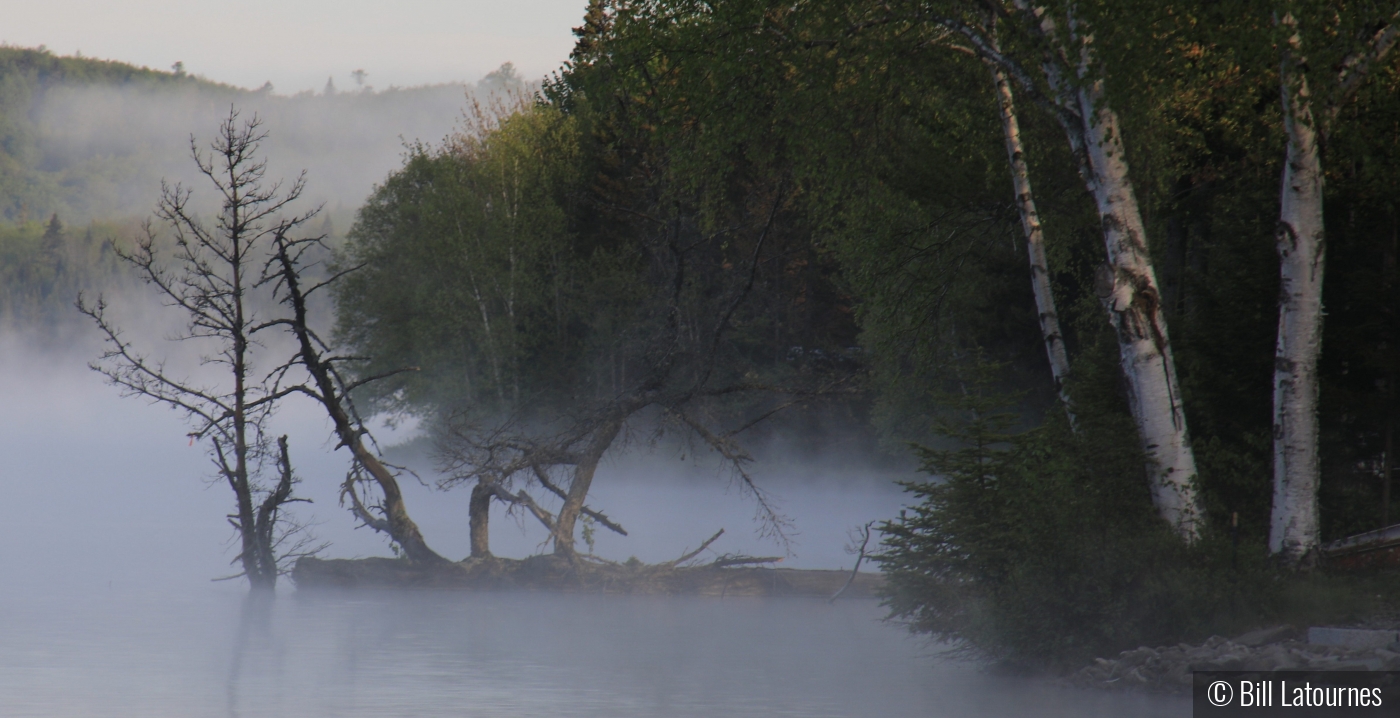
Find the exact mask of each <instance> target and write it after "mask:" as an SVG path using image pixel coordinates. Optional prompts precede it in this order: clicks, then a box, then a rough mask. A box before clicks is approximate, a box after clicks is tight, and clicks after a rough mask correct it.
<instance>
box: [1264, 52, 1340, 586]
mask: <svg viewBox="0 0 1400 718" xmlns="http://www.w3.org/2000/svg"><path fill="white" fill-rule="evenodd" d="M1296 40H1297V38H1296V36H1295V37H1294V42H1296ZM1297 69H1298V68H1297V64H1295V61H1294V60H1293V59H1292V58H1291V57H1290V56H1289V54H1288V53H1287V52H1285V56H1284V60H1283V66H1282V73H1281V78H1280V87H1281V91H1282V97H1283V121H1284V130H1285V132H1286V133H1287V135H1288V152H1287V158H1286V162H1285V163H1284V168H1283V183H1282V188H1281V193H1280V194H1281V197H1280V206H1279V224H1278V234H1277V241H1278V254H1279V313H1278V346H1277V348H1276V350H1275V352H1274V425H1273V433H1274V500H1273V513H1272V516H1271V520H1270V525H1269V551H1270V552H1271V553H1272V554H1274V555H1275V556H1277V557H1278V558H1280V559H1281V560H1283V561H1284V562H1285V563H1287V564H1289V565H1294V566H1298V565H1301V564H1303V563H1305V562H1308V561H1310V560H1312V559H1313V558H1315V550H1316V549H1317V546H1318V538H1319V536H1318V509H1317V489H1318V484H1319V478H1320V468H1319V465H1318V456H1317V437H1318V425H1317V399H1318V386H1317V360H1318V356H1319V355H1320V354H1321V352H1322V278H1323V270H1324V260H1325V252H1326V243H1325V236H1324V232H1323V222H1322V180H1323V175H1322V157H1321V155H1320V154H1319V148H1318V132H1317V130H1318V127H1317V124H1316V122H1315V121H1314V117H1313V111H1312V102H1311V98H1310V97H1309V93H1308V84H1307V79H1306V78H1305V77H1303V75H1302V73H1300V72H1298V71H1297Z"/></svg>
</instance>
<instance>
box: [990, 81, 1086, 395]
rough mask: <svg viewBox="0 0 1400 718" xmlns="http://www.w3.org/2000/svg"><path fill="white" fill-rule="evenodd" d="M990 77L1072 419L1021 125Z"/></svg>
mask: <svg viewBox="0 0 1400 718" xmlns="http://www.w3.org/2000/svg"><path fill="white" fill-rule="evenodd" d="M992 80H993V82H994V83H995V84H996V92H997V107H998V108H999V109H1000V110H1001V128H1002V132H1003V134H1004V135H1005V137H1006V154H1007V156H1008V158H1009V159H1010V162H1011V180H1012V183H1013V185H1014V186H1015V189H1016V208H1017V210H1019V211H1020V213H1021V228H1022V229H1023V230H1024V231H1025V233H1026V251H1027V252H1028V253H1029V255H1030V263H1031V288H1032V290H1033V291H1034V292H1035V308H1036V314H1037V316H1039V318H1040V335H1041V337H1042V338H1043V339H1044V341H1045V353H1046V355H1047V356H1048V357H1049V359H1050V374H1051V376H1052V377H1054V380H1055V391H1056V392H1058V393H1059V395H1060V401H1061V403H1063V404H1064V407H1065V412H1066V413H1067V414H1069V418H1070V422H1071V423H1073V422H1074V411H1073V410H1072V408H1071V407H1070V403H1069V395H1068V394H1066V393H1065V379H1066V378H1068V377H1069V357H1068V355H1067V354H1066V353H1065V341H1064V336H1063V335H1062V334H1061V333H1060V316H1059V314H1058V313H1056V311H1055V296H1054V294H1052V293H1051V291H1050V270H1049V268H1048V265H1047V262H1046V260H1045V234H1044V232H1043V231H1042V230H1041V227H1040V214H1039V213H1038V212H1036V208H1035V196H1034V195H1033V194H1032V192H1031V177H1030V171H1029V169H1028V168H1027V166H1026V156H1025V150H1024V148H1023V147H1022V145H1021V127H1020V124H1019V123H1018V122H1017V121H1016V107H1015V104H1014V102H1013V98H1012V95H1011V85H1010V83H1008V82H1007V80H1006V75H1005V73H1003V72H1002V71H1001V69H1000V68H998V67H997V66H995V65H993V66H992Z"/></svg>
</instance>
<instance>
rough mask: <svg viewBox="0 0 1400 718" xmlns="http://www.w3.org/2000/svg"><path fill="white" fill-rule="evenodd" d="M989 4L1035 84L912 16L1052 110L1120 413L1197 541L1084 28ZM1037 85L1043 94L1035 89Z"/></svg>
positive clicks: (1180, 445)
mask: <svg viewBox="0 0 1400 718" xmlns="http://www.w3.org/2000/svg"><path fill="white" fill-rule="evenodd" d="M995 7H996V10H997V12H998V13H999V14H1001V15H1003V16H1005V17H1007V18H1008V19H1009V20H1011V21H1012V23H1014V24H1018V25H1019V26H1020V27H1021V28H1022V29H1024V30H1025V31H1026V32H1027V34H1028V35H1029V36H1030V38H1031V40H1032V41H1033V42H1034V43H1035V44H1036V45H1038V46H1039V47H1040V49H1041V51H1042V52H1041V57H1040V72H1039V78H1037V77H1036V76H1035V75H1033V74H1032V73H1031V72H1030V71H1029V70H1027V69H1026V68H1025V67H1024V66H1023V65H1022V63H1021V62H1020V61H1019V60H1018V59H1016V58H1015V57H1013V56H1012V55H1011V54H1009V53H1003V52H1002V51H1001V50H1000V49H999V48H998V46H997V44H996V43H995V42H994V41H993V40H992V38H990V37H989V36H988V34H987V33H985V32H983V31H981V30H980V29H978V28H977V27H976V26H975V25H973V24H971V23H969V22H967V21H965V20H963V19H961V18H960V17H959V16H955V15H952V14H948V15H940V14H936V13H934V14H924V13H922V12H921V13H919V16H921V17H924V18H926V19H927V20H928V21H930V22H933V23H936V24H938V25H941V26H943V27H945V28H947V29H948V30H950V31H952V32H954V33H956V34H957V35H960V36H961V37H962V39H963V40H964V41H966V42H967V43H968V44H969V45H970V49H972V50H973V51H974V52H976V53H977V54H978V55H979V56H981V57H982V58H984V59H985V60H987V61H989V62H991V63H993V64H995V65H996V66H998V67H1000V68H1001V69H1002V71H1004V72H1005V73H1007V74H1008V75H1009V76H1010V77H1011V78H1013V79H1015V80H1016V82H1017V84H1019V85H1020V86H1021V87H1022V89H1023V91H1025V92H1026V94H1027V95H1028V96H1029V97H1031V98H1033V99H1035V100H1036V101H1037V103H1038V104H1040V105H1041V106H1043V107H1045V108H1046V109H1048V110H1049V111H1050V112H1052V113H1053V114H1054V116H1055V118H1056V120H1057V121H1058V122H1059V124H1060V125H1061V127H1062V128H1063V129H1064V131H1065V135H1066V139H1067V140H1068V142H1069V145H1070V149H1071V150H1072V152H1073V154H1074V156H1075V158H1076V160H1077V162H1078V164H1079V170H1080V175H1081V177H1082V179H1083V181H1084V185H1085V187H1086V189H1088V190H1089V193H1090V195H1091V196H1092V197H1093V199H1094V203H1095V205H1096V207H1097V209H1098V212H1099V216H1100V220H1101V223H1102V229H1103V237H1104V246H1105V249H1106V250H1107V256H1108V262H1107V264H1105V265H1104V266H1103V267H1102V268H1101V269H1100V271H1099V273H1098V276H1097V278H1096V287H1095V290H1096V291H1097V292H1098V294H1099V297H1100V299H1101V300H1102V303H1103V306H1104V309H1105V311H1106V312H1107V314H1108V317H1109V321H1110V322H1111V323H1112V325H1113V328H1114V331H1115V333H1116V334H1117V337H1118V347H1119V359H1120V363H1121V366H1122V369H1123V375H1124V377H1125V379H1126V380H1127V385H1128V404H1129V409H1130V411H1131V412H1132V415H1133V419H1134V420H1135V422H1136V423H1137V427H1138V432H1139V434H1140V438H1141V440H1142V446H1143V450H1144V452H1145V453H1146V455H1147V461H1148V465H1147V471H1148V475H1149V478H1150V484H1151V488H1152V497H1153V501H1154V503H1155V504H1156V506H1157V510H1158V512H1159V514H1160V515H1161V516H1162V517H1163V518H1164V519H1166V520H1167V521H1169V522H1170V523H1172V524H1173V525H1174V526H1176V527H1177V530H1178V531H1179V532H1180V534H1181V535H1182V537H1183V538H1185V539H1187V540H1188V541H1192V540H1194V539H1195V538H1196V537H1197V536H1198V535H1199V532H1200V520H1201V509H1200V502H1199V499H1198V497H1197V489H1196V485H1195V482H1196V459H1195V455H1194V453H1193V452H1192V450H1191V441H1190V434H1189V432H1188V431H1187V427H1186V415H1185V412H1184V410H1183V406H1182V400H1181V389H1180V385H1179V383H1178V381H1177V376H1176V365H1175V362H1174V361H1173V359H1172V352H1171V342H1170V340H1169V338H1168V334H1167V324H1166V319H1165V317H1164V316H1163V314H1162V305H1161V300H1160V297H1161V292H1160V290H1159V288H1158V283H1157V277H1156V273H1155V271H1154V269H1153V266H1152V260H1151V257H1150V255H1149V253H1148V248H1147V234H1146V228H1145V225H1144V223H1143V219H1142V212H1141V210H1140V209H1139V207H1138V202H1137V196H1136V193H1135V191H1134V189H1133V184H1132V180H1131V177H1130V173H1129V170H1128V163H1127V158H1126V153H1125V146H1124V144H1123V136H1122V129H1121V126H1120V122H1119V119H1118V115H1117V113H1116V112H1114V110H1113V106H1112V103H1111V102H1110V98H1109V96H1108V90H1107V87H1106V84H1105V76H1104V75H1105V71H1106V68H1105V67H1104V66H1103V63H1102V62H1100V61H1098V60H1097V59H1096V56H1095V52H1094V35H1093V31H1092V28H1091V27H1089V26H1088V24H1087V23H1086V22H1085V20H1084V19H1083V18H1081V17H1079V16H1077V15H1076V10H1075V7H1074V5H1072V4H1070V5H1068V6H1065V7H1061V8H1059V12H1057V13H1052V12H1051V10H1050V8H1048V7H1046V6H1042V5H1036V4H1032V3H1031V2H1029V0H1014V2H1013V3H1012V4H1011V5H1005V6H1004V5H1000V4H998V5H996V6H995ZM1057 17H1058V19H1057ZM1042 86H1044V87H1045V88H1047V90H1048V92H1041V89H1040V88H1041V87H1042Z"/></svg>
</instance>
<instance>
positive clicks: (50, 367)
mask: <svg viewBox="0 0 1400 718" xmlns="http://www.w3.org/2000/svg"><path fill="white" fill-rule="evenodd" d="M95 349H96V346H95V343H93V344H92V345H90V346H84V345H81V343H80V345H79V346H75V347H72V348H71V349H69V350H66V351H56V350H52V349H48V350H39V349H35V348H34V347H33V346H32V345H30V344H28V343H27V342H26V341H25V340H24V338H23V337H21V336H17V335H9V336H7V337H6V338H5V340H4V341H3V342H0V363H2V365H3V367H4V369H3V371H0V404H3V405H4V406H5V407H6V409H7V410H6V411H5V412H0V452H3V456H4V457H5V460H6V468H5V471H4V473H5V476H6V479H7V480H6V482H5V484H6V488H7V497H6V498H7V504H8V505H9V506H10V507H12V510H11V511H10V512H9V514H10V518H9V519H8V520H7V521H5V522H0V546H4V547H5V549H4V550H0V572H3V575H5V576H6V580H5V581H4V582H3V584H0V715H6V716H35V717H44V718H48V717H50V716H55V717H56V716H75V715H84V716H114V717H115V716H131V715H141V716H172V717H173V716H181V717H184V716H259V717H267V716H288V717H289V718H290V717H293V716H306V717H314V716H390V715H392V716H442V715H463V714H466V715H477V716H534V715H562V716H638V717H640V716H720V715H723V716H783V715H790V716H869V715H881V716H1013V715H1027V714H1035V715H1044V716H1061V715H1063V716H1120V715H1140V716H1159V715H1160V716H1169V715H1184V714H1185V711H1186V710H1187V709H1186V707H1185V705H1186V704H1185V703H1184V702H1182V701H1180V700H1174V699H1163V698H1145V697H1140V696H1121V695H1105V694H1098V693H1084V692H1080V691H1075V690H1068V689H1063V688H1060V687H1057V686H1055V685H1053V684H1051V683H1048V682H1045V681H1041V680H1034V679H1026V678H1016V677H1003V676H997V675H994V674H991V673H988V672H987V671H986V670H985V669H983V668H982V667H980V666H977V665H974V664H967V663H960V662H957V661H951V660H949V659H946V658H942V657H939V656H938V655H937V651H936V650H935V649H936V647H932V646H929V645H927V644H926V643H924V642H922V641H920V640H918V639H915V638H911V637H909V636H908V635H907V634H906V633H905V632H904V631H903V630H902V629H901V628H899V627H897V626H892V625H889V624H885V623H882V622H881V621H879V620H878V619H879V618H880V617H881V616H882V611H881V609H880V608H879V607H878V606H877V605H876V603H875V602H874V601H869V600H848V601H839V602H837V603H836V604H835V605H828V604H827V603H826V602H825V601H822V600H820V599H754V598H740V599H735V598H732V597H731V598H727V599H723V600H719V599H712V598H663V597H617V596H584V595H557V594H541V593H534V594H519V593H459V592H437V591H406V592H382V591H360V592H338V591H296V590H294V588H293V586H292V585H291V582H290V581H284V582H283V584H282V587H281V589H280V590H279V596H278V598H277V599H275V600H274V601H272V602H270V603H256V602H253V603H250V602H249V600H248V599H247V597H246V588H245V587H244V586H243V584H242V582H241V581H229V582H223V583H211V582H210V579H212V578H216V577H219V576H224V575H228V574H229V573H232V572H233V571H234V569H232V568H231V567H230V566H229V561H230V559H232V558H233V553H232V550H233V549H232V547H231V545H230V540H231V537H232V531H231V530H230V529H229V528H228V527H227V524H226V523H225V522H224V520H223V517H224V515H225V514H227V513H228V512H229V511H230V508H231V504H232V502H231V497H230V495H229V494H230V492H229V490H228V488H227V487H226V486H223V485H222V484H217V483H213V484H211V483H209V482H208V481H207V477H208V476H210V475H211V474H212V471H211V468H210V466H209V464H208V462H207V458H206V457H205V455H204V450H203V449H202V448H200V447H199V446H198V445H195V446H193V447H191V446H189V445H188V441H187V439H186V438H185V432H186V431H187V429H186V427H185V426H184V425H183V424H182V423H181V421H180V419H179V417H178V416H177V415H175V414H174V413H173V412H170V411H168V410H166V409H164V408H162V407H155V406H149V405H147V404H145V403H143V402H141V401H138V400H132V399H123V398H121V397H119V396H118V394H117V392H116V390H115V389H114V388H112V387H109V386H105V385H104V384H103V383H102V382H101V380H100V377H99V376H98V375H96V374H95V373H94V372H92V371H90V370H88V369H87V368H86V366H85V364H86V361H87V360H88V358H89V357H90V356H93V351H95ZM312 409H313V407H310V406H300V405H296V404H289V405H288V406H287V408H286V409H285V410H284V411H283V412H282V413H281V414H280V415H279V416H278V418H277V423H278V428H279V430H282V431H286V432H287V433H289V434H291V435H292V451H293V457H294V459H295V461H296V469H297V472H298V473H299V474H300V475H301V476H302V478H303V480H304V483H303V484H302V485H301V486H300V487H299V492H300V493H302V494H304V495H307V496H309V497H311V498H312V499H313V500H314V502H315V503H313V504H311V505H299V506H298V509H297V510H298V515H299V516H300V517H301V518H303V519H310V520H312V521H314V522H316V523H317V524H318V525H317V526H316V533H317V534H318V536H320V537H321V538H322V539H324V540H329V541H331V542H332V546H331V548H330V549H329V550H328V551H327V553H326V555H327V556H330V557H352V556H368V555H378V556H387V555H389V551H388V549H387V546H386V545H385V543H384V541H383V540H382V539H381V538H380V537H378V536H376V535H374V534H373V533H371V532H370V531H368V530H367V529H359V530H356V529H354V522H353V521H352V519H351V517H350V516H349V515H348V513H347V512H345V511H344V510H343V509H341V508H340V507H339V506H338V505H337V502H336V486H337V485H338V483H339V480H340V478H341V477H342V476H343V472H344V470H345V461H346V457H344V456H341V455H337V454H335V453H333V452H331V451H330V449H331V444H330V442H329V439H328V437H329V434H330V431H329V427H327V426H326V425H325V423H324V421H322V420H321V419H320V417H319V416H317V414H316V413H315V412H314V411H312ZM409 435H411V431H404V430H401V431H400V433H399V434H398V435H397V436H396V437H391V438H398V439H402V438H405V437H406V436H409ZM800 458H801V457H793V460H792V461H791V462H788V463H787V464H786V465H785V466H760V467H759V470H758V476H759V477H760V478H761V479H762V480H763V481H764V482H765V486H766V487H768V488H770V489H772V490H773V492H774V495H775V496H774V497H775V498H777V499H779V500H780V503H781V507H782V508H783V510H784V513H786V514H787V515H788V516H789V517H791V518H792V519H793V522H794V528H795V529H796V533H795V534H794V542H793V544H792V547H791V550H792V555H791V556H790V557H789V558H787V559H786V560H785V562H784V564H783V565H789V566H794V567H808V568H841V567H845V568H848V567H849V566H850V562H851V560H852V559H851V557H850V556H849V555H847V554H846V553H845V552H844V551H843V550H842V549H843V547H844V545H845V544H846V542H847V535H846V534H847V529H849V528H850V527H852V526H856V525H859V524H861V523H864V522H865V521H869V520H872V519H878V518H884V517H888V516H892V515H894V513H896V512H897V511H898V507H899V505H900V504H901V502H902V500H903V498H902V496H901V494H900V492H899V491H898V489H897V487H895V486H893V484H892V483H891V479H892V478H895V477H894V476H889V475H884V476H852V475H851V471H850V470H849V469H844V468H840V467H839V465H836V464H833V462H830V461H827V462H825V466H827V467H828V468H826V469H821V468H818V466H817V465H814V464H805V465H804V464H803V463H802V462H801V461H800V460H799V459H800ZM832 466H836V468H830V467H832ZM420 468H423V469H424V470H425V473H424V479H425V480H427V481H429V482H431V480H432V479H433V478H434V477H433V476H432V475H431V474H429V473H426V470H427V469H428V468H429V467H427V466H423V467H420ZM726 485H727V482H726V479H725V478H724V476H723V475H722V474H720V473H719V472H718V470H717V468H716V467H715V466H713V465H707V464H704V463H703V462H702V463H698V464H697V463H696V462H695V460H694V459H693V457H692V458H691V459H689V460H687V461H681V460H680V459H679V458H678V457H676V456H671V455H665V454H660V453H658V454H652V455H643V456H642V457H641V458H634V459H614V460H611V461H608V462H605V463H604V465H603V467H601V468H600V470H599V474H598V480H597V484H596V486H597V490H596V492H595V493H594V494H593V499H592V500H591V503H592V504H593V505H596V506H598V507H600V508H601V509H603V510H605V511H607V512H608V513H609V515H610V516H611V517H613V518H614V519H616V520H617V521H619V522H620V523H622V524H623V525H624V526H626V527H627V528H628V529H629V531H630V532H631V534H632V535H631V536H630V537H620V536H613V535H611V534H607V533H605V532H601V531H600V533H599V535H598V543H597V552H598V553H599V554H600V555H602V556H605V557H608V558H612V559H616V560H625V559H626V558H627V557H628V556H632V555H635V556H637V557H639V558H641V559H642V560H644V561H661V560H667V559H670V558H674V557H676V556H678V555H679V554H680V553H681V552H682V551H683V550H684V549H685V548H687V547H694V546H696V545H698V543H699V542H700V541H702V540H703V539H704V538H705V537H707V536H709V535H710V534H712V533H713V532H714V531H715V530H717V529H718V528H725V529H726V534H725V536H724V537H723V538H722V539H721V540H720V541H719V542H717V543H716V544H715V546H714V551H715V552H718V553H748V554H757V555H775V554H776V555H781V554H782V553H783V549H782V547H781V546H779V545H776V544H775V543H773V542H772V541H771V540H768V539H764V538H762V537H760V536H759V535H758V534H757V531H756V530H755V526H754V524H753V523H752V521H751V518H752V515H753V504H752V502H751V500H749V499H747V498H745V497H744V496H742V495H740V494H739V492H737V491H736V490H734V489H733V488H729V489H728V490H726ZM405 489H406V492H407V498H408V505H409V508H410V510H411V511H412V512H413V515H414V518H415V519H416V520H417V521H418V522H419V523H420V525H421V526H422V527H423V530H424V533H425V535H426V536H427V537H428V540H429V541H430V543H431V544H432V545H433V546H434V547H435V548H436V549H437V550H438V551H440V552H442V553H444V554H445V555H447V556H449V557H453V558H460V557H462V556H465V555H466V553H467V550H468V535H467V526H466V499H467V492H465V491H455V492H441V491H437V490H433V489H430V488H428V487H426V486H423V485H421V484H419V483H418V482H415V481H412V480H411V479H410V480H407V481H405ZM493 523H494V526H493V548H494V549H495V550H496V551H497V553H499V554H501V555H505V556H524V555H528V554H530V553H534V552H537V551H538V550H539V548H540V543H541V541H542V539H543V533H542V532H541V531H539V530H538V529H537V528H536V527H534V526H532V525H531V524H529V523H519V524H517V522H516V521H515V520H514V519H513V518H511V517H507V516H503V515H500V514H497V515H495V516H493Z"/></svg>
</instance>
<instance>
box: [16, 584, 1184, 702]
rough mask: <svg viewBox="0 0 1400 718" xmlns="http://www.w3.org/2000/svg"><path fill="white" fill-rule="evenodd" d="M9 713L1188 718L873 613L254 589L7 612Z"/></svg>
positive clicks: (87, 600)
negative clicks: (1016, 672) (985, 663)
mask: <svg viewBox="0 0 1400 718" xmlns="http://www.w3.org/2000/svg"><path fill="white" fill-rule="evenodd" d="M0 609H3V610H0V636H3V639H0V715H5V716H13V717H16V718H20V717H31V716H32V717H34V718H49V717H57V716H63V717H65V718H76V717H80V716H93V717H97V716H112V717H114V718H115V717H118V716H121V717H123V718H125V717H127V716H138V715H139V716H150V717H163V716H170V717H172V718H173V717H176V716H178V717H180V718H187V717H188V718H195V717H201V716H211V717H212V716H219V717H221V718H232V717H235V716H243V717H251V716H256V717H258V718H275V717H278V716H287V717H288V718H291V717H297V718H313V717H319V716H327V717H330V716H337V717H340V716H344V717H350V716H461V715H468V716H483V717H493V716H503V717H504V716H579V717H584V716H588V717H594V716H597V717H602V716H608V717H610V718H612V717H616V718H629V717H632V716H636V717H639V718H640V717H642V716H656V717H661V716H665V717H688V716H697V717H698V716H724V717H725V718H742V717H747V716H803V717H804V718H825V717H827V716H832V717H835V716H888V717H891V718H898V717H900V716H947V717H950V718H951V717H955V716H969V717H971V716H978V717H983V716H1021V715H1037V716H1082V717H1091V716H1129V715H1131V716H1185V715H1187V712H1188V710H1189V707H1188V704H1187V703H1186V702H1185V701H1183V700H1181V699H1168V698H1161V697H1143V696H1130V695H1116V694H1103V693H1096V692H1084V691H1079V690H1074V689H1066V688H1062V687H1059V686H1057V685H1055V684H1052V683H1049V682H1045V681H1040V680H1034V679H1026V678H1012V677H1003V676H996V675H992V674H990V673H988V672H986V671H984V670H982V669H980V668H979V667H977V666H973V665H968V664H963V663H958V662H953V661H948V660H944V659H942V658H939V657H937V656H935V655H933V654H932V652H931V651H930V650H928V649H927V647H925V646H924V645H923V644H921V643H920V642H919V641H917V640H913V639H910V638H909V637H908V636H906V635H905V634H904V633H903V632H902V631H900V630H898V629H897V628H895V627H892V626H889V625H886V624H882V623H880V622H879V621H877V620H876V618H877V615H878V609H877V607H876V606H875V605H874V602H872V601H848V602H839V603H837V604H836V605H835V606H832V605H828V604H827V603H826V602H824V601H821V600H811V599H733V598H727V599H723V600H719V599H702V598H657V597H602V596H578V595H555V594H509V593H452V592H403V593H395V592H358V593H342V592H322V591H314V592H298V593H291V594H284V595H282V596H279V597H278V598H277V599H276V600H275V601H273V602H271V605H266V604H262V605H257V604H250V603H248V602H246V601H245V599H244V597H243V595H242V593H241V592H240V591H238V590H232V589H231V588H230V590H220V589H217V588H209V589H203V590H199V591H190V592H186V593H182V594H175V595H172V594H168V593H162V594H154V593H150V594H119V593H116V592H111V593H110V594H103V593H97V594H88V595H82V596H74V595H68V596H59V597H54V596H46V597H44V598H43V599H42V600H17V599H15V598H13V597H9V598H5V599H0Z"/></svg>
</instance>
